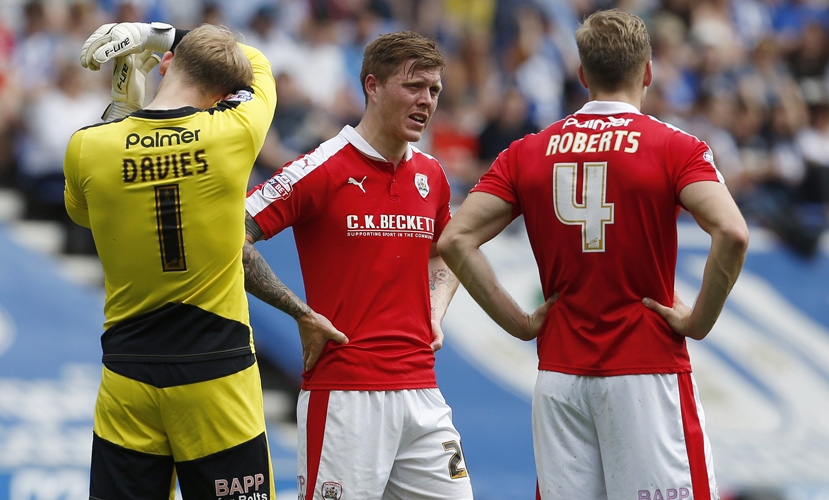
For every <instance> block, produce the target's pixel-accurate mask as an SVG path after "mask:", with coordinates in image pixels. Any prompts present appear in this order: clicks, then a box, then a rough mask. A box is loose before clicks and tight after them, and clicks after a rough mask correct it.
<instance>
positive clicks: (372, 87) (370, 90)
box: [363, 73, 379, 95]
mask: <svg viewBox="0 0 829 500" xmlns="http://www.w3.org/2000/svg"><path fill="white" fill-rule="evenodd" d="M363 85H364V86H365V88H366V94H368V95H373V94H375V93H376V92H377V86H378V85H379V82H378V81H377V77H376V76H374V75H373V74H371V73H369V74H368V76H366V81H365V82H363Z"/></svg>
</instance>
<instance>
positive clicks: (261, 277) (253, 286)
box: [242, 216, 311, 319]
mask: <svg viewBox="0 0 829 500" xmlns="http://www.w3.org/2000/svg"><path fill="white" fill-rule="evenodd" d="M245 231H246V232H247V234H248V235H250V236H252V237H253V239H254V241H258V240H259V239H261V238H262V236H263V234H264V233H263V232H262V229H261V228H260V227H259V225H258V224H257V223H256V221H254V220H253V219H252V218H250V216H247V217H246V218H245ZM242 267H243V268H244V270H245V290H247V291H248V292H250V294H251V295H253V296H254V297H256V298H257V299H259V300H261V301H263V302H265V303H267V304H270V305H272V306H273V307H275V308H277V309H279V310H280V311H283V312H285V313H286V314H288V315H290V316H291V317H292V318H294V319H298V318H299V317H301V316H304V315H305V314H307V313H308V312H310V311H311V308H310V307H308V305H307V304H305V303H304V302H303V301H302V300H300V298H299V297H297V296H296V294H294V292H292V291H291V289H290V288H288V287H287V286H285V284H284V283H282V281H280V280H279V278H277V277H276V274H274V272H273V270H272V269H271V267H270V266H269V265H268V263H267V262H265V258H264V257H262V254H260V253H259V251H258V250H257V249H256V248H254V246H253V243H251V242H250V241H245V244H244V247H243V248H242Z"/></svg>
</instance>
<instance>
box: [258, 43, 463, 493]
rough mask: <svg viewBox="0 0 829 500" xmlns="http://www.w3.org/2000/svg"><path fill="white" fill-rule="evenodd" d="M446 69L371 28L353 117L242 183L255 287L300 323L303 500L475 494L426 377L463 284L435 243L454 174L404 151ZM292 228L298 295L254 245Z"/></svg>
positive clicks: (439, 60) (430, 54)
mask: <svg viewBox="0 0 829 500" xmlns="http://www.w3.org/2000/svg"><path fill="white" fill-rule="evenodd" d="M443 67H444V60H443V57H442V56H441V54H440V52H439V51H438V50H437V46H436V44H435V43H434V42H433V41H432V40H429V39H427V38H424V37H422V36H420V35H418V34H415V33H411V32H398V33H392V34H387V35H382V36H380V37H379V38H378V39H376V40H375V41H374V42H372V43H371V44H369V45H368V46H367V47H366V49H365V54H364V59H363V68H362V72H361V80H362V82H363V91H364V93H365V96H366V111H365V114H364V116H363V118H362V120H361V121H360V123H359V124H358V125H357V126H356V127H351V126H346V127H344V128H343V129H342V131H341V132H340V133H339V134H338V135H337V136H336V137H334V138H332V139H329V140H327V141H325V142H323V143H322V144H321V145H320V146H319V147H317V148H316V149H315V150H313V151H312V152H310V153H308V154H306V155H303V156H301V157H299V158H298V159H297V160H295V161H293V162H291V163H288V164H286V165H285V166H283V167H282V168H281V169H280V170H279V171H277V172H276V173H275V174H274V175H273V176H272V177H271V178H270V179H268V180H267V181H266V182H264V183H262V184H261V185H259V186H257V187H255V188H254V189H252V190H251V191H250V192H249V193H248V199H247V213H248V218H247V233H248V234H247V240H248V244H246V245H245V254H244V260H245V267H246V284H247V288H248V291H250V292H251V293H252V294H253V295H255V296H257V297H259V298H261V299H263V300H265V301H266V302H268V303H270V304H272V305H274V306H275V307H277V308H279V309H281V310H283V311H286V312H288V313H289V314H291V315H292V316H293V317H295V318H296V319H297V322H298V325H299V329H300V336H301V338H302V343H303V355H304V357H305V372H304V373H303V382H302V391H301V393H300V398H299V403H298V411H297V413H298V468H299V474H298V489H299V495H300V498H304V499H306V500H311V499H321V498H338V499H342V500H346V499H353V500H372V499H376V500H380V499H392V498H422V499H435V500H440V499H446V500H449V499H452V500H458V499H461V500H463V499H471V498H472V488H471V485H470V481H469V476H468V474H467V471H466V464H465V462H464V458H463V453H462V450H461V445H460V436H459V434H458V432H457V430H455V427H454V425H453V423H452V419H451V410H450V408H449V406H448V405H447V404H446V403H445V401H444V400H443V397H442V396H441V393H440V391H439V390H438V388H437V381H436V378H435V372H434V362H435V356H434V352H435V351H436V350H437V349H439V348H440V347H441V344H442V342H443V332H442V331H441V328H440V322H441V320H442V319H443V316H444V313H445V312H446V307H447V306H448V304H449V301H450V299H451V297H452V296H453V295H454V293H455V290H456V289H457V286H458V281H457V279H456V278H455V277H454V275H452V273H451V272H450V271H449V269H448V268H447V266H446V264H445V263H444V262H443V259H442V258H441V257H440V256H439V255H438V253H437V249H436V247H437V245H436V241H437V238H438V237H439V236H440V233H441V231H442V230H443V228H444V227H445V226H446V224H447V222H448V221H449V218H450V212H449V197H450V191H449V183H448V182H447V179H446V176H445V174H444V172H443V169H442V168H441V166H440V164H439V163H438V161H437V160H435V159H434V158H432V157H431V156H429V155H427V154H424V153H422V152H421V151H419V150H418V149H417V148H415V147H413V146H411V145H410V143H411V142H416V141H418V140H420V137H421V135H422V134H423V131H424V130H425V128H426V126H427V124H428V123H429V120H430V118H431V117H432V115H433V113H434V111H435V108H436V106H437V100H438V94H439V93H440V91H441V88H442V84H441V73H442V71H443ZM288 226H292V227H293V230H294V237H295V239H296V245H297V251H298V254H299V260H300V266H301V268H302V274H303V280H304V282H305V291H306V299H307V302H308V303H307V305H306V304H304V303H302V301H301V300H299V299H298V298H297V297H296V296H295V295H294V294H293V293H291V292H290V291H289V290H287V289H286V288H285V287H284V285H283V284H281V283H280V282H279V281H278V280H277V279H276V277H275V276H274V275H273V273H272V272H271V271H270V269H269V268H268V266H267V264H265V263H264V262H263V261H262V257H261V255H260V254H259V253H258V252H257V251H256V249H255V248H254V247H253V245H252V243H254V242H255V241H257V240H261V239H267V238H270V237H272V236H274V235H275V234H277V233H278V232H280V231H282V230H283V229H285V228H286V227H288ZM326 318H328V319H330V322H329V321H328V319H326ZM343 332H345V334H344V333H343ZM346 334H347V338H346ZM329 339H331V340H333V341H334V342H327V340H329Z"/></svg>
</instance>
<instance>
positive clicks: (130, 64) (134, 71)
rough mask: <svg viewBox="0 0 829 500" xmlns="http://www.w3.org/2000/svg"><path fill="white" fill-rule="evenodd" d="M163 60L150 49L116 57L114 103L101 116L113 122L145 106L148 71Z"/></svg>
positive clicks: (113, 77) (113, 84)
mask: <svg viewBox="0 0 829 500" xmlns="http://www.w3.org/2000/svg"><path fill="white" fill-rule="evenodd" d="M160 61H161V57H159V56H158V55H157V54H153V53H152V52H151V51H149V50H145V51H144V52H139V53H137V54H128V55H125V56H121V57H117V58H115V70H114V71H113V72H112V90H111V94H112V103H111V104H110V105H109V106H107V109H106V111H104V114H103V116H101V118H102V119H103V120H104V121H105V122H111V121H113V120H117V119H119V118H123V117H125V116H127V115H129V114H131V113H133V112H135V111H138V110H139V109H141V108H142V107H144V92H145V89H146V79H147V73H149V72H150V71H151V70H152V69H153V68H155V67H156V65H157V64H158V63H159V62H160Z"/></svg>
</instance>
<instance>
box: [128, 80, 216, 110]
mask: <svg viewBox="0 0 829 500" xmlns="http://www.w3.org/2000/svg"><path fill="white" fill-rule="evenodd" d="M165 83H167V82H165V81H164V80H162V81H161V84H159V86H158V92H156V94H155V97H153V100H152V101H150V103H149V104H147V106H146V107H145V108H144V109H156V110H165V109H179V108H185V107H188V106H191V107H194V108H197V109H208V108H211V107H212V106H213V105H214V104H216V101H217V99H213V98H208V97H206V96H205V95H204V94H202V93H201V92H200V91H198V90H196V89H195V88H194V87H192V86H185V85H173V84H165Z"/></svg>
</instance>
